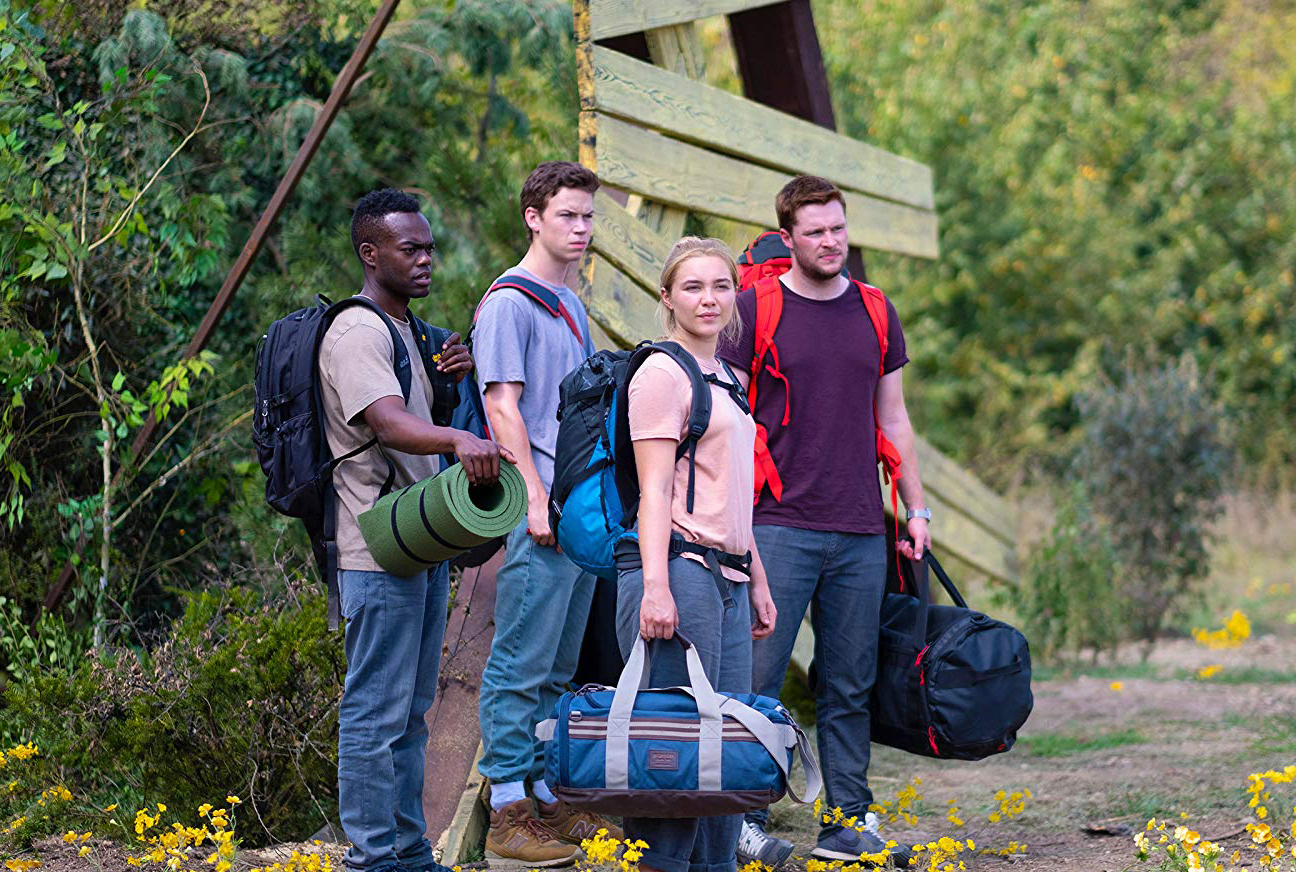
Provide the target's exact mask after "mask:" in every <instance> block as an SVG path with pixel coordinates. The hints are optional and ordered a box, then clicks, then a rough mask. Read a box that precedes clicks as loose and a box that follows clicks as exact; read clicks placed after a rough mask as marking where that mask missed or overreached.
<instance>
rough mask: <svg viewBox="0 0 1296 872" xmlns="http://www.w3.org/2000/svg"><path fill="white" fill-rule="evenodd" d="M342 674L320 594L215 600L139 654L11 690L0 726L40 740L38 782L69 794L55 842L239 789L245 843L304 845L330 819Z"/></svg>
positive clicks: (200, 604) (54, 826)
mask: <svg viewBox="0 0 1296 872" xmlns="http://www.w3.org/2000/svg"><path fill="white" fill-rule="evenodd" d="M345 670H346V666H345V658H344V655H343V651H342V644H341V637H340V636H339V635H337V634H335V633H334V634H331V633H329V632H328V630H327V629H326V620H325V602H324V598H323V597H322V596H320V595H319V594H318V593H316V592H309V593H308V592H306V591H304V590H302V589H298V588H296V587H294V586H291V585H290V586H289V588H288V590H287V591H280V592H279V593H277V594H275V595H262V594H258V593H256V592H253V591H251V590H249V589H247V588H234V589H229V590H217V591H209V592H204V593H199V594H194V595H192V596H191V597H189V599H188V602H187V606H186V608H185V611H184V614H183V616H182V617H180V618H179V619H178V620H177V621H176V622H175V623H174V624H173V625H172V626H171V628H170V630H169V632H168V633H167V635H166V637H165V639H164V640H163V641H162V642H161V644H159V645H158V646H157V647H155V648H154V649H153V650H151V651H150V652H148V653H146V654H137V653H135V652H133V651H130V650H119V651H116V652H115V653H109V654H105V655H104V656H102V657H94V656H88V657H87V659H85V660H84V661H82V663H81V664H80V666H79V667H78V668H77V669H76V670H75V672H74V673H73V674H72V675H71V677H70V678H69V676H68V675H67V674H54V673H49V672H46V673H43V674H41V675H39V676H37V677H34V678H29V680H27V681H24V682H22V683H15V684H13V685H11V686H10V687H9V688H8V690H7V691H6V694H5V696H6V701H7V703H8V707H7V708H6V709H5V710H4V711H3V712H0V719H2V720H3V723H0V727H3V729H4V730H6V731H7V732H10V733H16V734H18V735H19V736H20V737H21V739H23V740H30V741H31V742H33V743H35V744H36V745H37V746H38V747H39V748H40V757H39V758H36V761H39V764H40V768H41V769H42V771H43V774H42V775H41V776H40V779H39V780H42V781H43V782H44V783H47V784H49V785H54V784H59V785H64V786H66V787H67V788H68V789H69V790H70V791H71V793H72V795H73V796H74V797H75V798H76V802H75V803H70V804H69V805H68V806H67V815H65V817H67V816H71V818H72V819H58V820H53V819H51V820H50V821H49V822H48V827H47V828H48V829H49V831H50V832H54V831H57V830H59V829H60V828H64V827H69V826H75V823H76V820H75V813H76V811H75V810H76V809H78V808H81V806H82V805H84V806H85V808H86V809H87V810H90V809H92V808H94V807H96V806H97V807H100V808H102V807H104V806H107V805H109V804H111V803H117V802H120V803H122V805H123V807H125V806H128V805H131V804H132V803H147V802H158V801H161V802H165V803H167V804H169V805H172V806H175V807H178V808H188V809H192V808H196V807H197V806H199V805H200V804H202V803H204V802H212V801H219V799H220V798H221V797H224V796H226V795H227V794H231V793H233V794H237V795H238V796H240V797H242V798H243V800H244V802H245V803H246V805H245V809H247V811H248V812H251V813H250V814H248V813H247V812H245V819H247V820H249V821H251V820H256V821H258V822H259V823H258V824H254V825H252V826H249V827H247V828H246V829H245V830H244V831H243V833H242V837H243V838H244V839H245V840H247V842H248V843H249V844H257V843H265V842H269V841H282V840H292V839H302V838H305V837H307V836H309V835H310V834H311V833H312V832H313V831H315V830H316V829H317V828H318V827H319V826H320V825H321V824H322V823H324V821H325V820H326V819H328V818H329V817H330V816H332V815H333V814H334V813H335V810H336V804H337V798H336V783H337V777H336V771H337V739H336V735H337V704H338V700H339V698H340V696H341V691H342V681H343V677H344V675H345ZM36 761H31V762H33V763H34V762H36ZM213 798H215V800H213ZM134 807H142V805H138V806H134ZM8 811H9V810H7V809H4V808H0V814H6V813H8ZM97 818H98V821H99V822H100V823H102V815H101V814H99V815H97ZM29 835H30V837H36V836H38V835H43V833H31V834H29Z"/></svg>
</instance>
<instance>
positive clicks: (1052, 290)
mask: <svg viewBox="0 0 1296 872" xmlns="http://www.w3.org/2000/svg"><path fill="white" fill-rule="evenodd" d="M814 12H815V17H816V19H817V23H818V29H819V35H820V40H821V42H822V43H823V45H824V51H825V54H826V56H827V62H828V65H829V69H830V77H831V79H832V85H833V99H834V106H835V108H836V111H837V118H838V126H839V127H840V128H841V129H842V130H843V131H844V132H846V133H848V134H850V135H852V136H855V137H859V138H862V139H866V140H868V141H870V142H873V143H876V144H877V145H880V146H882V147H884V148H886V149H888V150H891V151H894V152H897V153H900V154H904V155H907V156H910V157H913V158H916V159H918V160H920V161H923V162H924V163H928V164H930V165H931V166H932V167H933V168H934V171H935V187H936V203H937V209H938V211H939V213H940V228H941V230H940V242H941V257H940V259H939V260H938V261H937V262H936V263H934V264H929V263H924V262H915V261H905V260H902V259H898V258H887V257H883V256H877V255H875V256H873V257H872V258H870V261H869V262H870V265H871V266H872V267H873V269H872V270H871V272H870V276H871V277H872V278H873V279H875V280H876V282H877V283H879V284H880V285H881V286H882V287H883V288H885V289H888V290H890V291H892V292H893V293H894V294H895V296H896V298H897V300H899V301H900V302H899V306H900V309H901V312H902V314H904V315H905V316H906V318H907V323H908V324H909V325H910V327H911V330H910V342H911V350H910V356H911V357H912V358H913V361H914V365H913V366H912V367H911V372H910V375H909V378H908V379H907V381H908V383H909V385H910V386H911V391H912V392H913V394H914V396H915V398H916V402H915V403H914V406H915V408H916V410H917V414H918V417H919V424H920V430H921V431H922V432H924V433H925V434H927V435H929V436H930V437H932V438H933V439H934V441H936V442H937V444H939V445H940V446H941V447H942V448H943V449H945V450H947V451H949V452H951V453H952V454H953V455H954V456H955V457H958V458H960V459H962V460H963V461H964V462H966V463H968V464H969V465H971V466H972V467H973V468H975V469H977V470H978V471H979V472H980V473H981V474H982V475H983V476H984V477H985V478H986V479H987V480H989V481H990V482H992V483H995V484H1000V485H1002V484H1003V483H1005V482H1011V481H1013V480H1015V479H1019V478H1020V477H1021V476H1022V474H1023V472H1025V473H1027V474H1029V473H1031V472H1032V471H1033V470H1032V469H1031V467H1032V466H1033V465H1034V464H1035V462H1038V461H1044V462H1045V464H1044V469H1045V470H1054V471H1056V470H1058V469H1059V468H1060V465H1059V463H1057V462H1056V461H1064V459H1065V457H1066V455H1067V453H1068V452H1069V450H1070V448H1071V446H1072V443H1073V440H1074V438H1075V436H1076V434H1077V433H1078V430H1077V424H1078V423H1079V415H1078V410H1077V408H1076V405H1075V403H1074V402H1073V400H1074V398H1075V396H1076V395H1077V393H1078V392H1080V391H1081V390H1083V389H1084V387H1085V386H1086V385H1087V384H1088V383H1090V382H1091V381H1092V380H1093V378H1094V376H1095V374H1096V373H1098V372H1100V371H1106V372H1109V373H1112V374H1115V373H1116V372H1117V371H1118V370H1119V368H1120V366H1121V364H1122V363H1123V362H1124V359H1125V356H1126V351H1127V349H1131V348H1133V349H1136V350H1138V351H1139V352H1140V353H1143V354H1145V355H1146V356H1147V357H1151V358H1156V357H1160V358H1167V359H1174V358H1176V357H1178V355H1179V354H1180V353H1181V352H1188V353H1191V354H1192V355H1193V356H1195V357H1196V358H1197V361H1198V363H1199V364H1200V366H1201V368H1202V369H1203V371H1206V372H1210V373H1213V374H1214V375H1215V378H1216V380H1217V383H1218V385H1219V391H1220V395H1221V396H1220V398H1221V400H1222V401H1223V403H1224V406H1225V409H1226V413H1227V415H1228V417H1229V418H1231V419H1232V420H1233V421H1234V422H1236V424H1237V431H1236V434H1235V438H1236V440H1237V441H1238V443H1239V446H1240V448H1241V449H1242V453H1243V456H1244V458H1245V459H1246V460H1247V465H1246V469H1247V472H1248V475H1249V477H1250V478H1252V479H1253V480H1258V481H1259V482H1260V483H1269V484H1271V483H1274V482H1283V483H1289V482H1290V469H1291V468H1292V466H1291V463H1292V460H1293V459H1296V439H1293V437H1292V431H1291V426H1290V424H1291V421H1292V419H1293V416H1294V414H1296V404H1294V400H1296V356H1294V355H1293V346H1294V345H1296V319H1293V318H1292V311H1293V303H1296V245H1293V239H1294V238H1296V185H1293V184H1292V181H1293V179H1296V134H1294V133H1293V131H1296V99H1293V98H1294V96H1296V95H1294V94H1293V85H1294V84H1296V39H1293V34H1296V7H1293V5H1292V4H1291V3H1289V2H1260V3H1249V2H1241V0H1205V2H1179V0H1171V2H1165V0H1154V2H1149V3H1131V2H1123V0H1099V2H1079V0H1048V2H1036V3H1025V4H1019V3H1005V2H1000V0H951V2H922V0H864V2H858V0H816V2H815V3H814Z"/></svg>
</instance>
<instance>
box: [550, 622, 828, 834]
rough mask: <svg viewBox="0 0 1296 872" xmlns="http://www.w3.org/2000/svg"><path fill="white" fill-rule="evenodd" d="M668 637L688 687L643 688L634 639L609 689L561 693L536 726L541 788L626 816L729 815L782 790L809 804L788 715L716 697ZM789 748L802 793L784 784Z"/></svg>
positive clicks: (644, 669)
mask: <svg viewBox="0 0 1296 872" xmlns="http://www.w3.org/2000/svg"><path fill="white" fill-rule="evenodd" d="M674 638H676V639H678V640H679V643H680V644H682V645H683V646H684V654H685V660H686V662H687V664H688V673H689V684H690V686H689V687H666V688H644V687H643V684H644V683H645V682H646V679H647V676H648V672H649V671H648V665H649V658H648V646H647V645H646V643H645V642H644V640H643V638H638V639H636V640H635V644H634V648H633V649H632V650H631V652H630V659H629V660H628V661H627V662H626V665H625V669H624V670H622V672H621V678H620V680H618V682H617V686H616V687H615V688H612V687H605V686H603V685H587V686H585V687H583V688H581V689H580V690H578V691H576V692H574V693H573V692H568V693H565V694H563V695H562V698H561V699H559V700H558V704H557V705H556V706H555V707H554V714H553V717H551V718H549V719H548V720H545V721H541V722H540V723H539V724H537V725H536V737H537V738H538V739H540V740H541V741H543V742H544V743H545V783H546V784H548V785H549V787H550V789H552V790H553V792H554V793H555V794H557V795H558V796H559V797H561V798H562V799H563V800H564V801H566V802H569V803H571V804H572V805H574V806H576V807H578V808H582V809H588V810H590V811H597V812H600V813H603V814H612V815H629V816H631V817H669V818H679V817H706V816H708V815H720V814H736V813H739V812H744V811H750V810H752V809H758V808H764V807H765V806H768V805H770V804H772V803H775V802H777V801H778V800H779V799H781V798H782V797H783V795H784V794H785V793H787V794H790V795H791V796H792V798H793V799H794V800H796V801H797V802H800V803H810V802H813V801H814V798H815V796H817V795H818V793H819V788H820V787H821V786H822V784H823V779H822V777H821V776H820V774H819V766H818V764H817V763H816V762H815V759H814V755H813V754H812V753H811V751H810V742H809V740H808V739H807V738H806V735H805V733H804V732H802V730H801V728H800V727H799V726H797V723H796V721H795V720H793V718H792V714H791V713H790V712H789V711H788V710H787V709H786V708H784V707H783V705H782V704H780V703H779V701H778V700H776V699H770V698H769V697H767V696H759V695H757V694H754V693H734V694H730V693H717V692H716V691H715V690H714V689H712V687H711V683H710V682H709V681H707V677H706V674H705V673H704V672H703V670H702V660H701V658H699V657H698V653H697V650H696V649H695V648H694V647H693V645H692V643H691V642H689V641H688V639H686V638H685V637H684V636H682V635H680V633H679V631H678V630H677V631H676V632H675V636H674ZM658 644H666V643H664V642H659V643H658ZM794 750H795V751H796V752H797V755H798V756H799V757H800V758H801V764H802V766H803V768H804V769H805V773H806V790H805V793H804V795H801V796H798V795H797V793H796V792H795V790H793V789H792V788H791V786H790V785H789V784H788V772H789V770H790V769H791V767H792V755H793V751H794Z"/></svg>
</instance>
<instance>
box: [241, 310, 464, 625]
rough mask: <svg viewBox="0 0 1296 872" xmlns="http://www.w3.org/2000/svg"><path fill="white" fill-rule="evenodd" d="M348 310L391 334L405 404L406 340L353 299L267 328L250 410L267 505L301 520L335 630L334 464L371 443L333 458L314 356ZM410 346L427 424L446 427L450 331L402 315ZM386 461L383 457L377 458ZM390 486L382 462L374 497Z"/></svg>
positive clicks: (451, 405)
mask: <svg viewBox="0 0 1296 872" xmlns="http://www.w3.org/2000/svg"><path fill="white" fill-rule="evenodd" d="M352 306H364V307H366V308H368V309H370V310H371V311H373V312H375V313H377V314H378V316H379V317H380V318H382V320H383V323H384V324H386V325H387V329H388V330H389V331H390V332H391V337H392V348H393V349H395V359H394V360H393V361H392V368H393V369H394V370H395V372H396V378H397V380H398V381H399V382H400V388H401V395H402V396H403V397H404V398H405V400H406V402H408V401H409V395H410V378H411V376H410V373H411V368H410V360H409V353H408V352H407V351H406V348H405V341H404V340H403V339H402V338H401V335H400V333H399V332H398V331H397V330H396V325H395V324H394V323H393V322H392V320H391V318H389V317H388V316H387V313H386V312H384V311H383V310H382V309H381V308H380V307H379V306H378V304H377V303H375V302H374V301H373V300H370V299H369V298H368V297H362V296H359V295H357V296H354V297H351V298H349V299H346V300H342V301H340V302H338V303H331V302H330V301H329V300H328V299H327V298H326V297H324V296H318V297H316V298H315V305H314V306H308V307H307V308H305V309H298V310H297V311H296V312H293V313H292V314H290V315H288V316H287V317H285V318H281V319H279V320H278V321H275V322H274V323H273V324H271V325H270V328H269V329H268V330H266V332H265V335H264V336H262V337H261V340H260V342H259V343H258V344H257V355H256V380H255V390H256V406H255V408H254V409H253V419H252V442H253V445H255V447H256V453H257V460H259V461H260V463H261V469H262V471H264V472H265V475H266V502H268V503H269V504H270V505H271V507H273V508H274V510H275V511H277V512H280V513H281V514H284V515H287V516H289V517H290V518H300V519H301V521H302V523H303V524H304V525H305V527H306V532H307V534H308V535H309V536H310V540H311V548H312V551H313V552H314V555H315V561H316V564H317V565H318V566H319V570H320V575H321V576H322V577H323V579H324V582H325V584H326V586H327V587H328V602H329V608H328V614H329V628H330V629H336V628H337V626H338V617H339V615H338V588H337V531H336V529H335V524H336V521H337V517H336V516H337V512H336V507H335V506H336V501H337V494H336V492H335V491H334V489H333V470H334V468H336V467H337V465H338V464H339V463H341V462H342V461H343V460H346V459H348V458H350V457H354V456H355V455H357V454H360V453H361V452H364V451H367V450H368V449H370V448H372V447H373V446H374V445H376V444H377V441H378V440H377V439H370V440H369V441H368V442H366V443H365V444H364V445H361V446H360V447H359V448H357V449H355V450H354V451H351V452H349V453H347V454H345V455H343V456H342V457H337V458H335V457H333V454H332V452H331V451H330V449H329V445H328V439H327V438H326V436H325V432H324V429H325V423H324V405H323V398H322V395H321V392H320V382H319V375H318V374H319V351H320V344H321V343H322V342H323V340H324V334H325V333H326V332H327V331H328V328H329V326H330V325H331V324H332V323H333V319H334V318H336V317H337V316H338V314H339V313H340V312H342V311H344V310H345V309H348V308H351V307H352ZM409 319H410V327H411V330H412V332H413V333H414V342H415V344H416V345H417V346H418V350H419V355H420V357H421V358H422V360H423V368H424V370H426V372H427V375H428V379H429V381H431V383H432V420H433V423H435V424H438V425H440V426H451V425H452V418H453V416H454V413H455V411H456V407H457V405H458V403H459V396H460V395H459V385H458V384H456V383H455V380H454V377H453V376H451V375H448V374H446V373H441V372H438V371H437V369H436V356H437V355H438V354H439V353H440V351H441V346H442V344H443V343H444V342H445V340H446V339H447V338H448V337H449V336H450V331H449V330H446V329H445V328H442V327H433V326H431V325H429V324H427V323H425V322H424V321H422V320H420V319H418V318H417V317H415V316H414V314H413V313H410V315H409ZM384 459H386V455H384ZM395 480H396V468H395V467H394V466H393V465H392V463H391V461H390V460H387V480H386V481H385V482H384V483H383V486H382V491H381V494H380V496H386V495H387V494H388V493H389V492H390V491H391V489H392V485H393V484H394V483H395Z"/></svg>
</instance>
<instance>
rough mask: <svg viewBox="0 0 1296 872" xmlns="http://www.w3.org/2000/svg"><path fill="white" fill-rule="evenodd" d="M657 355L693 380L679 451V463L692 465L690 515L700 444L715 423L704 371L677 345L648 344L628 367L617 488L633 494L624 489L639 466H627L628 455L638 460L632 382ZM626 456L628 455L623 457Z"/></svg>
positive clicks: (622, 390)
mask: <svg viewBox="0 0 1296 872" xmlns="http://www.w3.org/2000/svg"><path fill="white" fill-rule="evenodd" d="M656 352H661V353H663V354H666V355H669V356H670V358H671V359H672V360H674V361H675V362H676V363H678V364H679V365H680V368H681V369H683V370H684V372H685V373H686V374H687V375H688V377H689V383H690V384H691V385H692V390H693V397H692V402H691V405H690V409H689V418H688V433H687V434H685V436H684V438H683V439H682V440H681V441H680V444H679V448H677V449H676V450H675V459H676V461H679V460H680V459H682V458H683V457H684V456H685V455H687V456H688V461H689V480H688V494H687V497H686V507H687V509H688V511H689V512H692V511H693V490H694V487H693V485H694V474H695V471H696V457H697V443H698V440H699V439H701V438H702V434H703V433H705V432H706V429H707V425H708V424H710V423H711V386H710V385H709V384H707V381H706V379H705V378H704V377H703V375H702V369H701V367H699V366H698V364H697V361H696V360H695V359H694V358H693V355H691V354H689V353H688V352H687V351H685V350H684V349H683V348H682V347H680V345H679V343H677V342H670V341H664V342H646V343H644V344H642V345H640V346H639V347H638V348H636V349H635V351H634V353H633V354H631V355H630V362H629V364H628V365H627V367H626V374H625V381H623V382H622V383H621V385H620V387H619V388H618V389H617V400H618V402H617V406H618V411H617V421H616V428H617V449H618V453H617V486H618V489H620V490H621V491H622V493H627V492H629V489H628V488H622V481H623V478H626V479H628V477H629V476H630V475H631V474H636V475H637V473H635V466H634V464H633V463H630V462H623V458H625V457H626V455H628V456H629V457H630V458H633V457H634V453H633V448H632V447H631V440H630V409H629V405H630V381H631V380H632V379H633V378H634V376H635V373H636V372H638V371H639V367H641V366H643V364H644V361H646V360H647V359H648V358H649V357H650V356H652V355H653V354H654V353H656ZM622 452H625V453H624V454H622ZM625 483H626V484H627V485H629V484H633V485H634V487H633V490H634V492H638V482H637V481H635V482H633V483H632V482H629V481H626V482H625Z"/></svg>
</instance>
